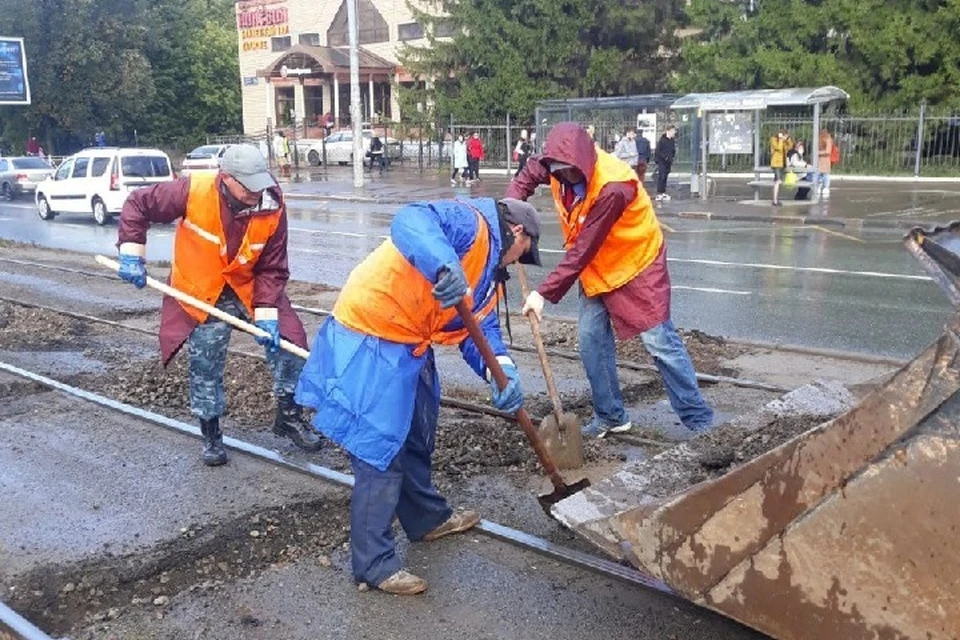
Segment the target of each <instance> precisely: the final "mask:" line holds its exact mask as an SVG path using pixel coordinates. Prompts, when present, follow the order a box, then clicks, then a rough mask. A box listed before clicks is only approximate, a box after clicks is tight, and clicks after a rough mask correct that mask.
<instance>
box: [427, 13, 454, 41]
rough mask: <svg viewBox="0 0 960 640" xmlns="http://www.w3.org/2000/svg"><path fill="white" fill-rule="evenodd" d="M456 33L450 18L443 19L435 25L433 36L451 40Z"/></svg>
mask: <svg viewBox="0 0 960 640" xmlns="http://www.w3.org/2000/svg"><path fill="white" fill-rule="evenodd" d="M455 31H456V27H455V26H454V24H453V20H450V19H449V18H441V19H439V20H437V21H436V22H434V23H433V35H434V36H436V37H437V38H451V37H453V34H454V32H455Z"/></svg>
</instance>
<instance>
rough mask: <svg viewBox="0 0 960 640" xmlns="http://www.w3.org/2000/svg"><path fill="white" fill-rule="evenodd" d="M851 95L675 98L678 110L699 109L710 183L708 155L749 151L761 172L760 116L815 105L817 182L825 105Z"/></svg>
mask: <svg viewBox="0 0 960 640" xmlns="http://www.w3.org/2000/svg"><path fill="white" fill-rule="evenodd" d="M849 97H850V96H849V95H848V94H847V92H846V91H844V90H842V89H838V88H837V87H832V86H827V87H807V88H796V89H756V90H749V91H727V92H718V93H690V94H687V95H685V96H683V97H681V98H679V99H678V100H676V101H675V102H674V103H673V105H671V109H672V110H675V111H685V110H692V109H696V110H697V116H698V120H700V122H701V123H702V126H700V162H699V166H700V184H703V185H706V184H707V156H708V154H730V155H733V154H749V153H750V152H751V151H752V152H753V158H754V163H753V166H754V172H755V173H758V172H759V170H760V169H759V167H760V161H761V157H762V147H761V142H762V141H761V139H760V117H761V113H762V112H763V111H766V110H767V109H771V108H779V109H784V108H791V107H792V108H802V109H806V108H812V109H813V133H812V136H811V143H812V144H811V145H810V148H811V154H810V164H811V165H812V166H813V174H814V184H816V182H817V181H818V180H819V177H820V172H819V163H818V162H817V159H818V158H819V152H820V149H819V143H820V115H821V113H822V112H823V109H824V107H825V106H826V105H828V104H830V103H833V102H842V101H845V100H847V99H848V98H849ZM707 191H708V190H707V189H700V198H701V199H702V200H705V199H706V198H707Z"/></svg>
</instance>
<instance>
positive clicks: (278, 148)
mask: <svg viewBox="0 0 960 640" xmlns="http://www.w3.org/2000/svg"><path fill="white" fill-rule="evenodd" d="M273 156H274V157H275V158H276V159H277V165H278V166H279V167H280V177H282V178H288V177H290V141H289V140H287V134H285V133H284V132H283V131H277V133H276V134H275V135H274V136H273Z"/></svg>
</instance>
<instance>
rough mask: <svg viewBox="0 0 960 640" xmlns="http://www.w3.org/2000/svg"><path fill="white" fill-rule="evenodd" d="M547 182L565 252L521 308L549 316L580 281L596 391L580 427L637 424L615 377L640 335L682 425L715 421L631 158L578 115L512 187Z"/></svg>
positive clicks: (525, 193) (583, 351)
mask: <svg viewBox="0 0 960 640" xmlns="http://www.w3.org/2000/svg"><path fill="white" fill-rule="evenodd" d="M542 184H545V185H549V186H550V189H551V191H552V193H553V199H554V205H555V207H556V211H557V217H558V219H559V221H560V228H561V230H562V231H563V236H564V245H565V247H566V250H567V252H566V255H565V256H564V257H563V259H562V260H561V261H560V264H559V265H557V267H556V268H555V269H554V270H553V271H552V272H551V273H550V274H549V275H547V277H546V278H545V279H544V280H543V282H542V283H541V284H540V286H539V287H537V290H536V291H533V292H531V293H530V295H529V296H528V297H527V300H526V302H525V304H524V307H523V313H524V315H526V314H527V312H528V311H533V312H534V313H536V314H537V317H542V316H543V307H544V302H545V301H547V300H549V301H550V302H552V303H554V304H556V303H558V302H560V300H561V298H563V297H564V296H565V295H566V294H567V292H568V291H569V290H570V288H571V287H573V285H574V284H578V288H579V316H580V317H579V323H578V330H579V338H580V359H581V361H582V362H583V366H584V369H585V370H586V373H587V378H588V379H589V381H590V389H591V391H592V394H593V410H594V417H593V420H592V421H591V422H590V423H588V424H587V425H586V426H585V427H584V429H583V433H584V435H587V436H595V437H600V438H602V437H604V436H605V435H606V434H607V432H608V431H613V432H623V431H629V430H630V428H631V427H632V423H631V422H630V418H629V416H628V415H627V412H626V408H625V407H624V403H623V397H622V395H621V392H620V382H619V379H618V376H617V363H616V357H617V353H616V344H615V342H614V335H616V337H617V338H619V339H620V340H629V339H631V338H633V337H635V336H638V335H639V336H640V338H641V340H642V341H643V346H644V348H646V350H647V352H648V353H649V354H650V355H651V356H653V360H654V362H655V363H656V365H657V369H658V370H659V372H660V376H661V378H662V379H663V383H664V386H665V387H666V390H667V397H668V398H669V399H670V404H671V406H672V407H673V410H674V411H675V412H676V413H677V415H678V416H679V417H680V420H681V421H682V422H683V424H684V426H686V427H687V428H688V429H690V430H691V431H693V432H702V431H706V430H708V429H710V428H711V427H712V425H713V410H712V409H711V408H710V406H709V405H708V404H707V402H706V400H704V398H703V395H702V394H701V393H700V388H699V386H698V384H697V377H696V373H695V371H694V369H693V364H692V363H691V361H690V356H689V354H688V353H687V350H686V348H685V347H684V344H683V341H682V340H681V339H680V336H679V335H678V334H677V330H676V328H675V327H674V326H673V322H672V321H671V320H670V274H669V273H668V272H667V252H666V243H665V242H664V238H663V232H662V231H661V229H660V224H659V222H657V217H656V214H655V213H654V210H653V204H652V203H651V202H650V197H649V196H648V195H647V192H646V190H645V189H644V188H643V187H642V185H640V181H639V180H638V178H637V174H636V172H635V171H634V170H633V168H632V167H630V166H629V165H628V164H627V163H625V162H623V161H621V160H618V159H617V158H615V157H614V156H612V155H611V154H609V153H606V152H605V151H601V150H599V149H597V148H596V146H595V145H594V144H593V140H591V138H590V135H589V134H588V133H587V132H586V131H584V130H583V129H582V128H581V127H580V126H579V125H578V124H576V123H575V122H562V123H560V124H558V125H556V126H555V127H554V128H553V129H551V130H550V133H549V135H548V136H547V141H546V145H545V146H544V152H543V155H542V156H539V157H533V158H531V159H530V160H528V161H527V164H526V166H525V167H524V170H523V171H522V172H521V173H520V176H519V177H518V178H517V179H516V180H514V181H513V182H512V183H511V184H510V186H509V187H508V188H507V194H506V195H507V197H511V198H518V199H522V200H525V199H527V198H528V197H530V196H531V195H533V194H534V193H535V191H536V189H537V187H538V186H539V185H542Z"/></svg>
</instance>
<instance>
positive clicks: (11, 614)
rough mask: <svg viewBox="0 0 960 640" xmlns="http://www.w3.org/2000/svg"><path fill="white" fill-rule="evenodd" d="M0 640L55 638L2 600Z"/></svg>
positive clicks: (49, 639) (51, 639)
mask: <svg viewBox="0 0 960 640" xmlns="http://www.w3.org/2000/svg"><path fill="white" fill-rule="evenodd" d="M0 640H53V638H51V637H50V636H48V635H47V634H45V633H44V632H43V631H41V630H40V629H38V628H37V627H35V626H34V625H33V623H31V622H30V621H29V620H27V619H26V618H24V617H23V616H21V615H20V614H19V613H17V612H16V611H14V610H13V609H11V608H10V607H8V606H7V605H5V604H4V603H3V602H0Z"/></svg>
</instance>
